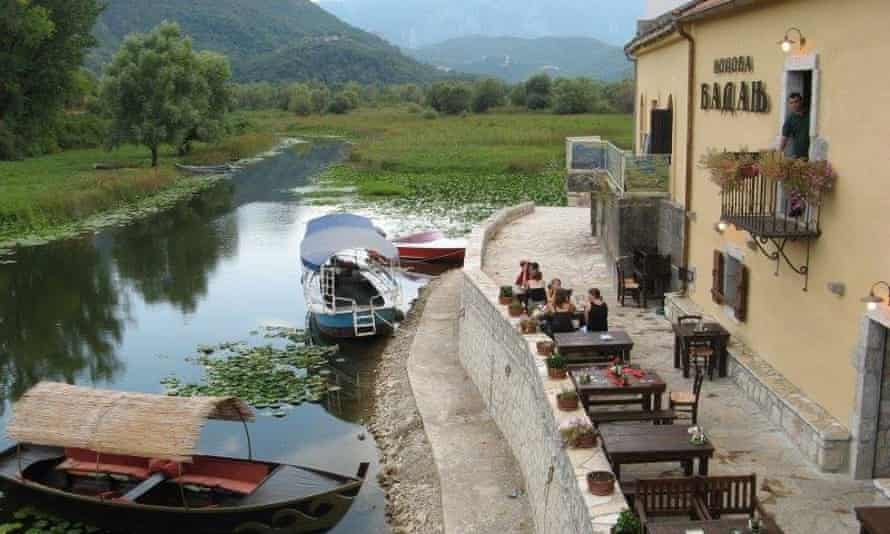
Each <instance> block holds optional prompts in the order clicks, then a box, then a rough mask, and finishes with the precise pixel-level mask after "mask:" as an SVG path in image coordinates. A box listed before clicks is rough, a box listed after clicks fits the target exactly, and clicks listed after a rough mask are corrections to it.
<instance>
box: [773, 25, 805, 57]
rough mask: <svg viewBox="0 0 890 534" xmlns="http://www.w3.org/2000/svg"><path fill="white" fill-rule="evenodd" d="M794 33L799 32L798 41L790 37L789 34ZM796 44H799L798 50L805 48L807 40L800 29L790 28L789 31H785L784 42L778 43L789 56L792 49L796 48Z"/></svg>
mask: <svg viewBox="0 0 890 534" xmlns="http://www.w3.org/2000/svg"><path fill="white" fill-rule="evenodd" d="M793 31H795V32H797V35H798V41H795V40H794V39H792V38H791V37H789V36H788V34H789V33H791V32H793ZM795 42H796V43H797V45H798V48H803V47H804V46H806V44H807V38H806V37H804V36H803V33H801V31H800V30H799V29H797V28H788V29H787V30H785V37H783V38H782V40H781V41H779V42H778V44H779V46H781V47H782V52H785V53H786V54H787V53H788V52H791V49H792V48H793V47H794V44H795Z"/></svg>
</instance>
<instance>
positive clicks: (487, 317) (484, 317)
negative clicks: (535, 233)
mask: <svg viewBox="0 0 890 534" xmlns="http://www.w3.org/2000/svg"><path fill="white" fill-rule="evenodd" d="M532 211H534V206H533V205H532V204H523V205H520V206H517V207H515V208H511V209H506V210H503V211H501V212H499V213H497V214H496V215H494V216H493V217H492V218H491V219H489V220H488V221H487V222H486V223H485V224H484V225H482V226H481V227H479V228H478V229H477V230H476V231H475V232H473V234H472V235H471V236H470V239H469V242H468V246H467V254H466V260H465V263H464V265H465V266H464V271H463V273H464V283H463V288H462V305H461V318H460V340H459V345H460V359H461V363H462V364H463V366H464V368H465V369H466V370H467V374H468V375H469V376H470V378H471V379H472V380H473V382H474V383H475V384H476V387H477V388H478V389H479V392H480V393H481V395H482V398H483V399H484V401H485V403H486V406H487V408H488V411H489V413H490V414H491V416H492V418H493V419H494V420H495V421H496V423H497V425H498V427H499V428H500V430H501V433H502V434H503V435H504V438H505V439H506V440H507V442H508V444H509V446H510V449H511V450H512V452H513V455H514V456H515V458H516V460H517V463H518V464H519V466H520V469H521V470H522V475H523V478H524V480H525V484H526V491H527V492H528V499H529V503H530V504H531V508H532V510H531V512H532V516H533V518H534V521H535V528H536V531H537V532H541V533H546V534H561V533H565V534H593V533H608V532H609V531H610V529H611V526H612V525H613V524H614V523H615V521H616V519H617V514H618V512H619V511H620V510H622V509H625V508H627V504H626V502H625V500H624V497H623V495H622V494H621V491H620V489H616V491H615V493H614V494H613V495H611V496H609V497H602V498H598V497H594V496H592V495H591V494H590V493H589V492H588V491H587V490H586V480H585V478H584V477H585V474H586V473H587V471H590V470H609V465H608V462H607V461H606V458H605V455H604V453H603V451H602V450H601V449H600V448H599V447H597V448H594V449H586V450H583V449H565V448H563V446H562V441H561V439H560V437H559V431H558V428H559V422H560V421H561V420H564V419H567V418H568V417H572V416H578V417H584V414H583V411H581V410H577V411H576V412H568V413H567V412H560V411H559V410H558V409H557V408H556V406H555V393H556V392H558V391H560V390H561V389H562V388H567V387H571V384H570V383H569V382H568V380H564V381H553V380H549V379H547V378H546V374H547V372H546V368H545V366H544V362H543V360H542V359H541V358H540V357H538V356H537V354H536V348H535V346H536V342H537V341H538V340H541V339H547V338H546V337H544V336H541V335H535V336H523V335H522V334H521V333H520V332H519V331H518V328H517V320H516V319H511V318H509V317H508V315H507V313H506V309H505V307H504V306H500V305H498V302H497V298H498V290H499V285H498V284H497V283H496V282H495V281H494V280H492V279H491V278H490V277H488V276H487V275H486V274H485V273H484V272H483V271H482V267H483V261H484V254H485V249H486V247H487V245H488V242H489V240H491V239H492V238H493V237H494V236H495V235H496V234H497V232H498V231H499V230H500V229H501V228H503V227H504V226H505V225H506V224H509V223H510V222H512V221H514V220H516V219H517V218H520V217H522V216H524V215H527V214H529V213H531V212H532ZM616 488H617V486H616Z"/></svg>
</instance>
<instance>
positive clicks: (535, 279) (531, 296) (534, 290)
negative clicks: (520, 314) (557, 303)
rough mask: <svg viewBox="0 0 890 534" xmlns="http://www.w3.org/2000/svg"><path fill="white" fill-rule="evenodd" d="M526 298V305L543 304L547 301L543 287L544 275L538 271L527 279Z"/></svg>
mask: <svg viewBox="0 0 890 534" xmlns="http://www.w3.org/2000/svg"><path fill="white" fill-rule="evenodd" d="M526 297H527V298H528V307H529V308H531V307H532V306H537V305H540V306H544V305H545V304H546V303H547V290H546V288H544V276H543V275H542V274H541V272H540V271H538V272H536V273H535V274H533V275H532V276H531V279H530V280H529V281H528V290H527V291H526Z"/></svg>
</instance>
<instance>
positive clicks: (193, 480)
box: [174, 456, 269, 495]
mask: <svg viewBox="0 0 890 534" xmlns="http://www.w3.org/2000/svg"><path fill="white" fill-rule="evenodd" d="M183 469H184V471H185V474H184V475H183V476H181V477H178V478H176V479H175V480H174V482H176V483H178V484H193V485H195V486H205V487H208V488H222V489H225V490H228V491H231V492H233V493H240V494H242V495H250V494H251V493H253V491H254V490H255V489H256V488H257V487H258V486H259V485H260V483H261V482H262V481H263V480H265V479H266V477H267V476H268V475H269V467H268V466H266V465H265V464H259V463H254V462H246V461H242V460H229V459H225V458H207V457H203V456H198V457H196V458H195V461H194V463H191V464H183Z"/></svg>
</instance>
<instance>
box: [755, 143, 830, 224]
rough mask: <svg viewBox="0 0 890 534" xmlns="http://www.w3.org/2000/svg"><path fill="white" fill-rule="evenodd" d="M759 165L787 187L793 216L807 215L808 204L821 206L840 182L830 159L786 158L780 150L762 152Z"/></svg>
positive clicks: (789, 211)
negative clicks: (828, 193) (825, 195)
mask: <svg viewBox="0 0 890 534" xmlns="http://www.w3.org/2000/svg"><path fill="white" fill-rule="evenodd" d="M758 166H759V168H760V172H761V174H763V176H765V177H767V178H770V179H772V180H775V181H776V182H779V183H781V184H783V186H784V187H785V190H786V191H787V192H788V212H787V215H788V216H790V217H800V216H801V215H803V214H804V212H805V211H806V206H807V204H816V205H818V204H819V203H820V202H821V201H822V195H823V194H824V193H826V192H828V191H831V190H832V189H833V188H834V184H835V182H836V181H837V173H836V172H835V171H834V168H833V167H832V166H831V164H830V163H828V162H827V161H807V160H802V159H792V158H786V157H785V155H784V154H782V153H781V152H779V151H776V150H768V151H764V152H761V153H760V161H759V163H758Z"/></svg>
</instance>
